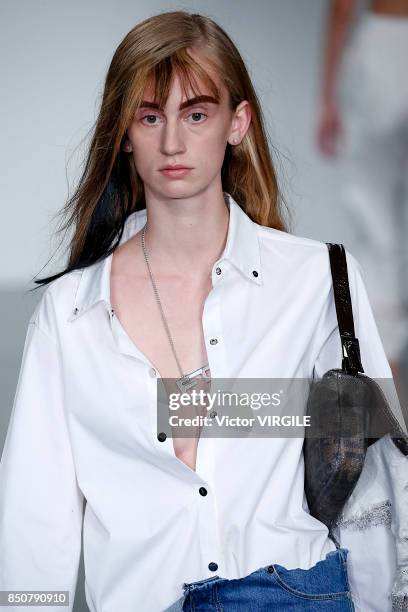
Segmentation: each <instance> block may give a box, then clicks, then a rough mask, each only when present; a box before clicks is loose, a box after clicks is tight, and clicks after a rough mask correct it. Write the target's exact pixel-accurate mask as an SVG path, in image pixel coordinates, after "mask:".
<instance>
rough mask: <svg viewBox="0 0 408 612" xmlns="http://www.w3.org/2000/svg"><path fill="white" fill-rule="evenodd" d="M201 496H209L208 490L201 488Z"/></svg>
mask: <svg viewBox="0 0 408 612" xmlns="http://www.w3.org/2000/svg"><path fill="white" fill-rule="evenodd" d="M198 490H199V492H200V495H203V496H204V495H207V489H206V488H205V487H200V488H199V489H198Z"/></svg>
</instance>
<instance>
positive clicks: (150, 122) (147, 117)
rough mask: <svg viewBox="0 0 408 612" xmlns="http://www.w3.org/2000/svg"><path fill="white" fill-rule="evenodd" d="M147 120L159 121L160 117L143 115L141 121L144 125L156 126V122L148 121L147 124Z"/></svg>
mask: <svg viewBox="0 0 408 612" xmlns="http://www.w3.org/2000/svg"><path fill="white" fill-rule="evenodd" d="M145 119H159V116H158V115H151V114H150V115H143V117H142V119H141V121H142V123H144V125H156V122H153V121H147V122H145Z"/></svg>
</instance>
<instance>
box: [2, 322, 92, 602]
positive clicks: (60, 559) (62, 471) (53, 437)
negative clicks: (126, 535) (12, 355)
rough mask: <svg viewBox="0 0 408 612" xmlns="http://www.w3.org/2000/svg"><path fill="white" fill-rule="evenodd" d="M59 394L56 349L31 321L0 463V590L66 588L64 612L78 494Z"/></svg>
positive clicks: (79, 510) (78, 525) (78, 521)
mask: <svg viewBox="0 0 408 612" xmlns="http://www.w3.org/2000/svg"><path fill="white" fill-rule="evenodd" d="M63 397H64V393H63V381H62V375H61V358H60V353H59V346H58V344H57V342H56V341H55V340H54V339H53V338H52V337H51V336H50V335H49V334H48V332H45V331H43V330H42V329H41V328H40V327H39V326H38V323H36V322H33V321H31V320H30V323H29V324H28V329H27V333H26V338H25V344H24V350H23V357H22V362H21V367H20V373H19V378H18V383H17V389H16V393H15V397H14V403H13V407H12V411H11V417H10V422H9V426H8V430H7V436H6V441H5V445H4V448H3V453H2V457H1V462H0V590H3V591H21V590H24V591H33V590H36V591H53V590H58V591H68V592H69V605H68V606H65V607H64V610H67V611H68V612H71V610H72V607H73V602H74V596H75V588H76V583H77V577H78V567H79V559H80V552H81V530H82V515H83V500H84V498H83V495H82V493H81V491H80V489H79V487H78V484H77V480H76V474H75V469H74V461H73V456H72V450H71V444H70V438H69V433H68V427H67V420H66V414H65V412H64V401H63ZM2 609H3V608H2ZM22 609H28V608H26V606H13V605H10V606H6V607H5V610H12V611H14V610H15V612H17V611H21V610H22ZM30 609H31V608H30ZM48 609H49V610H55V611H57V610H61V605H59V606H53V605H49V606H48V607H47V610H48Z"/></svg>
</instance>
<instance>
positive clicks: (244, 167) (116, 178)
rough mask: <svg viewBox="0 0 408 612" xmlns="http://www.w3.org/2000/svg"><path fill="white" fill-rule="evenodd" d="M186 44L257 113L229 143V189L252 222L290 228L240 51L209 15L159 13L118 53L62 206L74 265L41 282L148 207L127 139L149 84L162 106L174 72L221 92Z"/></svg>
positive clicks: (106, 247)
mask: <svg viewBox="0 0 408 612" xmlns="http://www.w3.org/2000/svg"><path fill="white" fill-rule="evenodd" d="M188 49H190V50H194V51H198V52H200V57H205V59H206V60H207V61H208V62H209V64H210V65H211V66H214V67H215V69H216V70H217V74H218V75H219V77H220V80H221V82H222V83H223V84H224V85H225V87H226V88H227V90H228V91H229V102H230V107H231V109H232V110H234V109H235V108H236V106H237V105H238V104H239V103H240V102H241V101H242V100H248V102H249V103H250V106H251V116H252V119H251V124H250V127H249V129H248V131H247V133H246V135H245V137H244V138H243V140H242V141H241V143H240V144H239V145H237V146H234V147H231V145H229V144H227V145H226V152H225V158H224V161H223V165H222V169H221V178H222V187H223V191H226V192H228V193H230V194H231V195H232V197H233V198H234V199H235V200H236V201H237V202H238V204H239V205H240V206H241V207H242V209H243V210H244V211H245V212H246V213H247V215H248V216H249V217H250V218H251V219H252V220H253V221H255V222H257V223H260V224H261V225H266V226H269V227H273V228H276V229H279V230H283V231H287V230H286V227H285V222H284V220H283V215H282V205H286V204H285V202H284V199H283V197H282V195H281V194H280V191H279V188H278V181H277V176H276V173H275V169H274V166H273V163H272V159H271V153H270V148H269V146H268V139H267V136H266V131H265V127H264V120H263V116H262V111H261V107H260V104H259V101H258V98H257V95H256V93H255V90H254V87H253V85H252V83H251V79H250V77H249V74H248V71H247V69H246V66H245V64H244V61H243V59H242V57H241V55H240V53H239V51H238V49H237V48H236V46H235V45H234V43H233V42H232V40H231V39H230V38H229V36H228V35H227V34H226V32H225V31H224V30H223V29H222V28H221V27H220V26H219V25H218V24H217V23H215V22H214V21H213V20H212V19H211V18H210V17H207V16H204V15H198V14H191V13H189V12H186V11H171V12H165V13H160V14H158V15H154V16H152V17H149V18H148V19H145V20H144V21H142V22H140V23H138V24H137V25H136V26H135V27H134V28H133V29H132V30H130V32H129V33H128V34H127V35H126V36H125V38H124V39H123V40H122V42H121V43H120V44H119V46H118V48H117V49H116V51H115V53H114V55H113V58H112V61H111V63H110V66H109V69H108V72H107V75H106V79H105V83H104V90H103V96H102V102H101V106H100V110H99V114H98V117H97V120H96V122H95V125H94V128H93V136H92V139H91V143H90V146H89V151H88V155H87V159H86V163H85V167H84V170H83V173H82V176H81V178H80V180H79V183H78V186H77V188H76V190H75V192H74V194H73V195H72V197H70V198H69V199H68V201H67V203H66V204H65V206H64V207H63V209H62V211H61V212H62V214H63V216H64V218H65V217H67V221H66V223H65V225H64V226H63V227H62V228H61V229H60V230H59V231H62V230H67V229H69V228H71V226H72V227H73V228H74V232H73V235H72V239H71V241H70V245H69V252H70V254H69V262H68V266H67V267H66V269H65V270H63V271H62V272H60V273H58V274H55V275H53V276H49V277H46V278H42V279H38V280H36V281H35V283H36V284H37V285H45V284H47V283H49V282H51V281H52V280H54V279H56V278H58V277H59V276H62V275H63V274H65V273H67V272H69V271H71V270H74V269H77V268H82V267H86V266H88V265H91V264H92V263H94V262H95V261H97V260H99V259H101V258H103V257H106V256H107V255H109V254H110V253H111V252H112V251H113V250H114V249H115V248H116V246H117V245H118V244H119V241H120V238H121V236H122V232H123V227H124V224H125V221H126V218H127V217H128V216H129V215H130V214H131V213H132V212H134V211H135V210H141V209H143V208H145V207H146V203H145V198H144V188H143V182H142V180H141V178H140V177H139V175H138V173H137V171H136V169H135V166H134V162H133V158H132V155H131V154H129V153H125V152H124V151H123V150H122V144H123V141H124V138H125V136H126V130H127V128H128V127H129V125H130V124H131V121H132V119H133V117H134V114H135V112H136V110H137V108H138V106H139V105H140V103H141V101H142V99H143V94H144V93H145V91H146V89H147V87H148V86H149V85H150V84H151V83H152V82H153V83H154V91H155V101H157V102H158V104H159V105H160V107H161V108H163V107H164V105H165V102H166V100H167V96H168V93H169V87H170V83H171V78H172V75H173V71H177V74H178V75H179V77H180V81H181V83H182V86H183V88H184V90H185V88H186V85H187V84H188V85H189V86H190V87H191V89H192V91H193V92H194V94H195V95H200V93H202V92H200V91H199V89H198V85H197V83H198V81H197V79H199V80H200V81H201V82H203V83H204V84H205V86H206V87H208V88H209V90H210V92H211V94H212V95H213V96H214V97H215V98H216V99H219V98H220V92H219V90H218V88H217V86H216V84H215V82H214V81H213V79H211V77H210V75H209V74H208V73H207V72H206V71H205V70H204V69H203V67H202V66H201V65H200V64H199V63H197V62H196V61H195V60H194V59H193V58H192V56H191V55H190V54H189V53H188ZM116 236H118V238H117V241H116V242H114V239H115V237H116Z"/></svg>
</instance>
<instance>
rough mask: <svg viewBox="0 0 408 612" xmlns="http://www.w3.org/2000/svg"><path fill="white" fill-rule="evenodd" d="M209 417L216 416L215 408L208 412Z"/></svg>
mask: <svg viewBox="0 0 408 612" xmlns="http://www.w3.org/2000/svg"><path fill="white" fill-rule="evenodd" d="M208 416H209V417H210V419H213V418H214V417H216V416H217V411H216V410H211V412H210V414H209V415H208Z"/></svg>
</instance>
